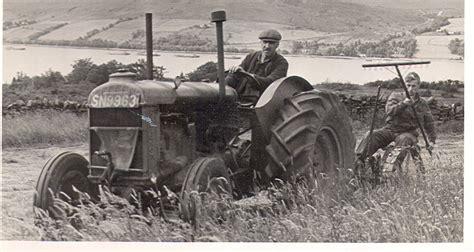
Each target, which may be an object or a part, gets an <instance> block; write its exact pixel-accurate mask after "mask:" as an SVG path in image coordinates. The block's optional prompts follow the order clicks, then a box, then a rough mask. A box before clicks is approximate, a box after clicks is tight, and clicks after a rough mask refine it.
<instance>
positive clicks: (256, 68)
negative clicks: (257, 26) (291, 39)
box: [225, 29, 288, 100]
mask: <svg viewBox="0 0 474 252" xmlns="http://www.w3.org/2000/svg"><path fill="white" fill-rule="evenodd" d="M258 38H259V39H260V41H261V45H262V50H261V51H257V52H254V53H250V54H248V55H247V56H246V57H245V59H244V60H243V61H242V63H241V64H240V65H239V66H233V67H231V68H230V69H229V75H228V76H227V78H226V80H225V81H226V84H227V85H229V86H230V87H233V88H235V89H236V90H237V93H238V94H239V96H240V97H241V98H244V97H248V98H250V100H252V97H253V99H256V98H258V97H259V96H260V95H261V94H262V92H263V91H264V90H265V89H266V88H267V87H268V86H269V85H270V84H271V83H272V82H273V81H275V80H277V79H280V78H283V77H286V74H287V72H288V61H286V59H285V58H284V57H283V56H281V55H280V54H278V53H277V52H276V50H277V48H278V46H279V44H280V40H281V34H280V33H279V32H278V31H276V30H272V29H270V30H265V31H263V32H261V33H260V35H259V36H258ZM239 72H241V73H243V74H239ZM244 74H246V75H251V76H253V78H254V79H256V80H257V81H258V83H255V81H254V80H252V79H249V78H244V77H245V75H244Z"/></svg>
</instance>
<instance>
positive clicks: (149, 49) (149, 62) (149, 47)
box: [145, 13, 153, 80]
mask: <svg viewBox="0 0 474 252" xmlns="http://www.w3.org/2000/svg"><path fill="white" fill-rule="evenodd" d="M145 20H146V78H147V79H148V80H153V30H152V27H153V25H152V19H151V13H146V14H145Z"/></svg>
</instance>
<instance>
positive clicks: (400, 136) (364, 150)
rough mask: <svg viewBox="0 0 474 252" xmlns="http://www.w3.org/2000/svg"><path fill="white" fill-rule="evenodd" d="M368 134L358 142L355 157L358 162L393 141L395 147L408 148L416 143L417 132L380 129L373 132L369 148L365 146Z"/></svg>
mask: <svg viewBox="0 0 474 252" xmlns="http://www.w3.org/2000/svg"><path fill="white" fill-rule="evenodd" d="M368 138H369V132H367V133H366V134H365V136H364V138H362V140H361V141H360V143H359V145H358V146H357V149H356V155H357V158H358V159H359V160H362V161H363V160H365V159H366V158H367V157H369V156H371V155H372V154H374V153H375V152H376V151H377V150H378V149H380V148H384V147H386V146H387V145H389V144H390V143H391V142H393V141H395V145H396V146H409V145H413V144H416V143H417V142H418V132H417V131H416V130H411V131H408V132H395V131H394V130H392V129H390V128H386V127H384V128H381V129H378V130H374V131H373V132H372V136H371V139H370V146H367V142H368V141H369V139H368Z"/></svg>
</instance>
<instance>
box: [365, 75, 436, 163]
mask: <svg viewBox="0 0 474 252" xmlns="http://www.w3.org/2000/svg"><path fill="white" fill-rule="evenodd" d="M405 82H406V87H407V89H408V93H409V94H410V96H411V97H412V99H409V98H407V97H406V94H405V92H393V93H392V94H390V96H389V98H388V100H387V104H386V106H385V112H386V114H387V118H386V120H385V126H384V127H383V128H381V129H378V130H374V131H373V133H372V136H371V137H370V144H368V141H369V136H368V135H369V134H368V133H367V134H366V135H365V137H364V138H363V139H362V141H361V142H360V143H359V145H358V146H357V149H356V155H357V161H356V162H357V164H358V165H360V164H361V163H362V164H363V163H364V161H365V159H366V158H367V157H369V156H371V155H372V154H374V153H375V152H376V151H377V150H378V149H379V148H384V147H386V146H387V145H389V144H390V143H391V142H392V141H395V145H396V146H410V145H413V144H416V143H417V142H418V139H417V137H418V132H417V128H418V123H417V121H416V118H415V115H414V113H413V110H412V108H410V107H411V106H414V108H415V110H416V113H417V115H418V120H419V122H420V124H421V125H422V126H423V128H424V129H425V130H426V133H427V136H428V140H429V141H430V148H433V146H434V144H435V141H436V131H435V124H434V119H433V115H432V114H431V111H430V108H429V106H428V103H427V102H426V101H425V100H423V99H421V98H420V96H419V94H418V89H419V87H420V76H419V75H418V74H417V73H415V72H410V73H408V74H407V75H406V77H405ZM369 145H370V146H369Z"/></svg>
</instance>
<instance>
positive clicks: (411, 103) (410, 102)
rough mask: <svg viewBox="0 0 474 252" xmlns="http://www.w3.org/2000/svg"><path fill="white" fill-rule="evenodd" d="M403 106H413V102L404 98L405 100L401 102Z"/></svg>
mask: <svg viewBox="0 0 474 252" xmlns="http://www.w3.org/2000/svg"><path fill="white" fill-rule="evenodd" d="M403 104H406V105H410V106H411V105H413V100H411V99H408V98H405V100H403Z"/></svg>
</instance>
